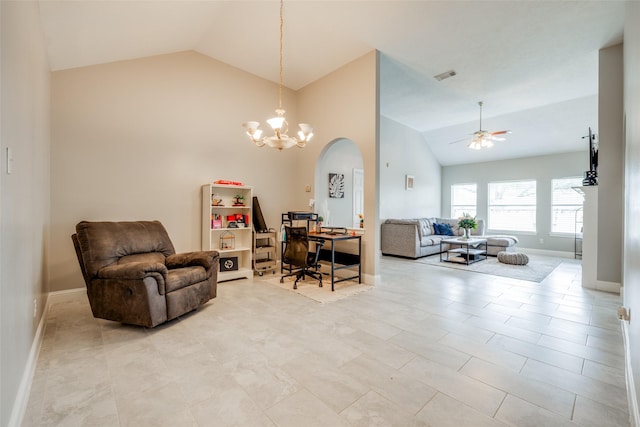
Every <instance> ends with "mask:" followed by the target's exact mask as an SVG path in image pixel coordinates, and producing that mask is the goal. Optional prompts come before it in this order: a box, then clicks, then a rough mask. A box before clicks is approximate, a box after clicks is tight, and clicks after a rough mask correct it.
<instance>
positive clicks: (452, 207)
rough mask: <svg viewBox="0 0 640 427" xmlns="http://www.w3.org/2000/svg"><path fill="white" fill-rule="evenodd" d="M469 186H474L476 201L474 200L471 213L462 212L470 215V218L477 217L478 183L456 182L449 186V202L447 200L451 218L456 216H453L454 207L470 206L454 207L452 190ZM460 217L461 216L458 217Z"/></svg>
mask: <svg viewBox="0 0 640 427" xmlns="http://www.w3.org/2000/svg"><path fill="white" fill-rule="evenodd" d="M465 185H466V186H469V185H474V186H475V192H476V200H475V202H476V203H475V205H474V209H473V211H472V212H469V211H464V212H466V213H469V214H471V216H474V217H475V216H477V215H478V183H477V182H457V183H455V184H451V186H450V188H449V191H450V193H449V194H450V200H449V209H450V214H451V218H457V216H456V215H455V214H454V212H455V209H454V206H470V205H454V204H453V189H454V187H455V186H465ZM460 216H462V215H460Z"/></svg>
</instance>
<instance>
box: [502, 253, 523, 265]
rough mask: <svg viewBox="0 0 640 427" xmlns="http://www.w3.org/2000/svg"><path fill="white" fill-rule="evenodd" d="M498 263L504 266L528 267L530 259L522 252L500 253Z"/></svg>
mask: <svg viewBox="0 0 640 427" xmlns="http://www.w3.org/2000/svg"><path fill="white" fill-rule="evenodd" d="M498 261H500V262H501V263H503V264H512V265H527V263H529V257H528V256H527V254H523V253H522V252H505V251H502V252H498Z"/></svg>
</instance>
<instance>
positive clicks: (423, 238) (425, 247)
mask: <svg viewBox="0 0 640 427" xmlns="http://www.w3.org/2000/svg"><path fill="white" fill-rule="evenodd" d="M434 223H437V224H449V225H450V226H451V229H452V230H453V234H454V235H456V236H462V235H463V234H464V230H462V229H461V228H459V227H458V220H457V219H455V218H416V219H387V220H386V221H385V222H384V223H383V224H382V225H381V235H380V249H381V250H382V254H383V255H394V256H400V257H406V258H414V259H415V258H420V257H424V256H427V255H433V254H437V253H439V252H440V241H441V240H442V239H447V238H450V237H451V236H443V235H439V234H435V230H434V227H433V224H434ZM477 223H478V226H477V228H476V229H475V230H471V235H472V236H478V237H483V238H486V239H487V254H488V255H492V256H497V255H498V252H502V251H505V252H515V245H516V244H517V243H518V238H517V237H515V236H508V235H485V234H484V221H483V220H481V219H480V220H477ZM447 249H448V245H446V244H445V245H442V250H447Z"/></svg>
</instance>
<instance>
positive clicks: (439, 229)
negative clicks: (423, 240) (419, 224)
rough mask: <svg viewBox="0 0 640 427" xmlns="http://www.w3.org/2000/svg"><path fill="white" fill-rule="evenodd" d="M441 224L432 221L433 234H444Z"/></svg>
mask: <svg viewBox="0 0 640 427" xmlns="http://www.w3.org/2000/svg"><path fill="white" fill-rule="evenodd" d="M442 226H443V224H438V223H435V222H434V223H433V229H434V231H435V234H437V235H440V236H442V235H444V230H443V229H442Z"/></svg>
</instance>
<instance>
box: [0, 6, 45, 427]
mask: <svg viewBox="0 0 640 427" xmlns="http://www.w3.org/2000/svg"><path fill="white" fill-rule="evenodd" d="M0 15H1V20H2V22H1V25H0V28H1V35H0V39H1V43H2V44H1V48H0V50H1V58H2V59H1V63H2V67H1V70H2V74H1V77H0V82H1V95H0V99H1V107H0V111H1V114H0V129H1V133H0V149H1V151H0V152H1V155H0V159H1V167H0V259H1V262H0V349H1V350H0V362H1V363H0V365H1V368H0V398H1V403H0V425H3V426H6V425H8V424H9V422H10V420H11V422H12V423H15V422H16V420H18V419H19V418H20V412H21V410H22V409H23V406H22V405H24V404H26V401H25V400H24V399H26V397H27V396H26V394H25V393H26V388H25V387H26V386H27V385H28V376H25V374H24V372H26V371H25V368H26V367H27V363H28V361H29V353H30V349H31V346H32V342H33V340H34V336H35V334H36V329H37V326H38V323H39V321H40V318H41V317H42V313H43V308H44V303H45V300H46V296H45V295H46V292H47V285H46V283H47V240H48V238H49V237H48V236H49V147H50V144H49V123H50V122H49V84H50V73H49V66H48V63H47V57H46V54H45V51H44V41H43V39H42V35H41V33H40V28H39V17H38V6H37V3H35V2H18V1H15V2H14V1H2V2H0ZM7 147H9V148H11V150H12V152H13V158H14V163H13V173H11V174H10V175H9V174H7V169H6V157H5V154H6V151H5V150H6V148H7ZM34 301H35V302H36V305H37V307H36V310H35V313H34ZM21 385H22V387H23V388H22V389H21V388H20V386H21ZM16 397H19V399H18V401H16Z"/></svg>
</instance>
